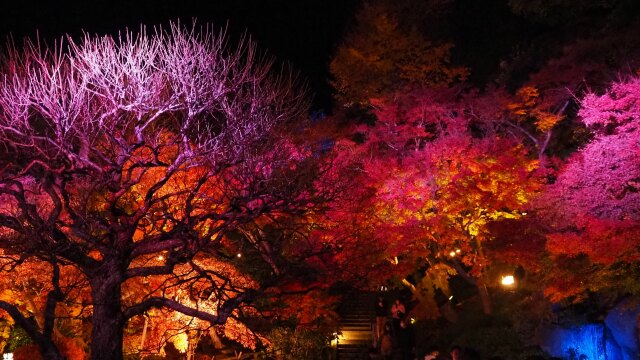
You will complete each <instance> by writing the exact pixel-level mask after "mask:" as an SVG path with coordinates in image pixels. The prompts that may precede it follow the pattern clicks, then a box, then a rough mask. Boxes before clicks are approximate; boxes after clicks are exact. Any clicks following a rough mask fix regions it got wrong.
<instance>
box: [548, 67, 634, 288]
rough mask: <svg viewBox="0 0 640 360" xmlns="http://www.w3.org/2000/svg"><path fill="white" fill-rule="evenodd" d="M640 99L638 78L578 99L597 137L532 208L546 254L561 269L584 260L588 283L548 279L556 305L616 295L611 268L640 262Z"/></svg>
mask: <svg viewBox="0 0 640 360" xmlns="http://www.w3.org/2000/svg"><path fill="white" fill-rule="evenodd" d="M638 99H640V79H638V78H637V77H632V78H630V79H628V80H625V81H621V82H617V83H614V84H613V85H612V87H611V88H610V89H609V90H608V91H606V92H605V93H604V94H602V95H598V94H593V93H591V94H588V95H587V96H585V97H584V98H583V99H582V102H581V109H580V112H579V116H580V117H581V118H582V121H583V122H584V124H585V125H586V126H588V128H589V129H590V130H591V131H592V132H593V136H594V137H593V139H592V141H591V142H589V143H588V144H587V145H586V146H584V147H583V148H582V149H580V150H579V151H578V152H576V153H575V154H574V155H572V156H571V157H570V158H569V159H568V161H567V163H566V165H565V166H564V167H563V168H562V169H561V171H560V173H559V174H558V178H557V180H556V181H555V183H554V184H552V185H550V186H549V187H548V189H547V190H546V191H545V193H544V194H543V196H542V197H541V198H540V199H539V200H538V201H537V205H538V207H539V209H540V213H541V215H542V216H543V217H544V218H545V219H546V220H547V226H548V227H549V229H550V232H549V235H548V236H547V244H546V248H547V251H549V253H550V254H551V255H552V256H553V257H554V258H556V259H557V260H558V261H571V260H572V259H574V260H575V259H584V260H583V262H585V261H586V262H587V263H588V266H587V269H585V270H584V271H583V273H589V274H591V275H589V276H590V281H573V282H571V283H570V284H567V283H566V281H563V279H560V278H556V279H552V281H551V285H550V286H549V288H548V290H547V293H548V295H549V296H550V297H552V298H553V299H554V300H559V299H563V298H567V297H570V296H573V297H577V298H580V297H581V296H582V295H583V294H584V293H585V292H586V291H589V290H591V291H595V290H600V289H602V288H611V287H615V286H616V284H617V282H616V281H621V280H620V276H618V275H616V273H617V272H616V271H615V266H621V265H623V264H634V263H637V262H638V260H639V259H640V256H639V255H640V254H638V245H639V243H638V234H640V227H639V226H638V220H640V151H639V149H640V148H639V146H638V144H639V143H640V103H639V100H638ZM618 273H619V272H618ZM623 278H624V277H623ZM616 279H617V280H616ZM564 280H566V278H565V279H564Z"/></svg>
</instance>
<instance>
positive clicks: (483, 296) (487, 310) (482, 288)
mask: <svg viewBox="0 0 640 360" xmlns="http://www.w3.org/2000/svg"><path fill="white" fill-rule="evenodd" d="M476 288H477V289H478V295H479V296H480V302H481V303H482V312H484V314H485V315H491V314H492V313H493V307H492V306H491V296H490V295H489V289H487V285H485V283H484V280H483V279H482V276H480V278H479V279H478V280H477V281H476Z"/></svg>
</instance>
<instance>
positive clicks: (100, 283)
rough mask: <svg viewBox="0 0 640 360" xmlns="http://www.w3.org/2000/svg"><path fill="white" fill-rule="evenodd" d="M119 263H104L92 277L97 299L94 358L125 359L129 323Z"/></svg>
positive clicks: (93, 322) (93, 292)
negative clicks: (124, 335) (112, 264)
mask: <svg viewBox="0 0 640 360" xmlns="http://www.w3.org/2000/svg"><path fill="white" fill-rule="evenodd" d="M105 265H106V264H105ZM115 267H116V266H103V269H102V271H101V272H100V273H98V274H97V275H96V276H95V277H94V278H93V279H91V281H90V284H91V297H92V300H93V317H92V321H91V360H119V359H122V341H123V334H122V332H123V327H124V324H125V319H124V315H123V313H122V309H121V300H122V290H121V285H122V279H123V275H122V274H121V273H120V272H119V271H118V269H115Z"/></svg>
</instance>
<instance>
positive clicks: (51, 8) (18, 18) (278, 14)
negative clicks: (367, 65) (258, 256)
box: [0, 0, 360, 109]
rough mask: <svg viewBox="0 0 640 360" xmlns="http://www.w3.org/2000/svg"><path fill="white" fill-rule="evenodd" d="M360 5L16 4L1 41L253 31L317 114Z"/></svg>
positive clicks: (217, 0)
mask: <svg viewBox="0 0 640 360" xmlns="http://www.w3.org/2000/svg"><path fill="white" fill-rule="evenodd" d="M359 2H360V1H359V0H304V1H292V0H211V1H202V0H180V1H175V0H174V1H167V0H129V1H126V0H114V1H107V0H85V1H68V0H62V1H52V0H48V1H47V0H37V1H12V2H11V3H10V4H3V5H2V9H1V10H0V38H2V39H3V40H4V39H6V38H7V37H8V36H9V35H11V36H13V38H14V39H21V38H23V37H25V36H29V37H34V36H35V35H36V31H38V32H39V34H40V37H41V38H42V39H45V40H47V42H49V43H50V42H52V41H53V40H55V39H59V38H60V37H61V36H63V34H65V33H68V34H71V35H74V36H78V35H80V34H81V33H82V31H87V32H89V33H98V34H106V33H111V34H115V33H117V31H119V30H122V29H125V28H127V27H128V28H131V29H137V28H138V27H139V25H140V24H146V25H149V26H151V25H158V24H164V25H166V24H167V23H168V22H169V21H170V20H178V19H179V20H181V22H183V23H185V24H190V23H191V20H192V19H194V18H195V19H197V22H198V23H200V24H204V23H212V24H214V25H218V26H221V27H222V26H224V25H225V24H227V22H228V24H229V28H230V31H231V34H232V35H234V36H235V35H238V34H242V33H243V32H244V31H245V30H247V31H248V32H249V33H250V34H251V35H252V36H253V37H254V39H256V40H257V41H258V43H259V44H260V47H261V48H262V49H266V50H268V51H269V52H270V53H271V54H273V55H275V56H276V57H277V58H278V59H279V60H280V61H288V62H290V63H292V64H293V66H294V68H295V69H297V70H298V71H300V72H301V73H302V74H303V76H304V77H306V78H307V79H308V81H309V84H310V87H311V88H312V90H313V92H314V94H315V99H314V107H315V108H316V109H322V108H327V107H329V106H330V103H331V93H330V88H329V86H328V85H327V80H326V79H327V76H328V69H327V68H328V63H329V61H330V58H331V55H332V53H333V49H334V48H335V46H336V45H337V44H338V42H339V39H340V38H341V37H342V35H343V32H344V31H345V29H346V27H347V24H348V23H349V21H351V19H352V17H353V13H354V11H355V9H356V8H357V6H358V4H359Z"/></svg>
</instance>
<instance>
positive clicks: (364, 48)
mask: <svg viewBox="0 0 640 360" xmlns="http://www.w3.org/2000/svg"><path fill="white" fill-rule="evenodd" d="M398 16H403V14H401V13H399V12H398V9H397V8H395V7H394V6H393V2H385V1H374V2H371V3H366V4H365V5H364V7H363V8H362V9H361V10H360V12H359V13H358V16H357V19H356V26H355V28H354V30H353V31H352V33H351V34H349V35H348V36H347V37H346V39H345V41H344V43H343V44H342V45H341V46H340V47H339V48H338V50H337V53H336V55H335V57H334V59H333V60H332V62H331V73H332V74H333V76H334V77H335V82H334V86H335V88H336V89H337V91H338V92H339V94H340V96H341V97H342V100H343V102H345V103H353V102H355V103H365V104H366V103H368V102H369V100H370V99H371V98H376V97H379V96H381V95H385V94H389V93H390V92H393V91H396V90H400V89H402V88H404V87H406V86H410V87H416V86H417V87H422V86H438V85H447V84H450V83H452V82H454V81H456V80H459V79H463V78H464V77H465V76H466V75H467V71H466V69H464V68H462V67H455V66H452V65H451V64H450V52H451V48H452V44H449V43H444V44H437V43H432V42H431V41H429V40H427V39H425V38H424V36H423V35H422V34H421V33H420V32H419V31H418V30H417V29H415V28H413V29H409V28H407V27H406V26H403V25H406V24H401V20H399V19H397V17H398ZM404 16H407V14H404Z"/></svg>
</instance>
